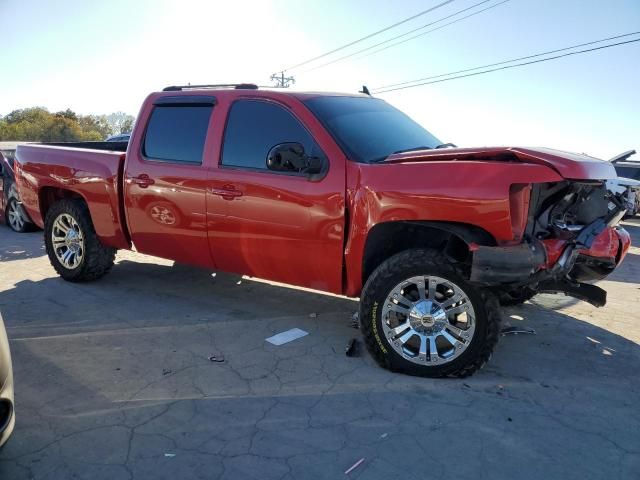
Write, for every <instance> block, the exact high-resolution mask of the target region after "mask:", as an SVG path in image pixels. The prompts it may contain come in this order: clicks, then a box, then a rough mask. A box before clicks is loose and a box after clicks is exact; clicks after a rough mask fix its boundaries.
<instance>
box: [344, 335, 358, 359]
mask: <svg viewBox="0 0 640 480" xmlns="http://www.w3.org/2000/svg"><path fill="white" fill-rule="evenodd" d="M345 353H346V354H347V357H355V356H357V355H358V339H357V338H352V339H351V340H349V343H348V344H347V348H346V349H345Z"/></svg>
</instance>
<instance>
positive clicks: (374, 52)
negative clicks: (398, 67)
mask: <svg viewBox="0 0 640 480" xmlns="http://www.w3.org/2000/svg"><path fill="white" fill-rule="evenodd" d="M509 1H510V0H502V1H501V2H498V3H495V4H493V5H490V6H488V7H486V8H483V9H482V10H478V11H477V12H473V13H470V14H469V15H465V16H464V17H460V18H456V19H455V20H453V21H451V22H449V23H445V24H444V25H440V26H439V27H436V28H432V29H431V30H427V31H426V32H422V33H419V34H418V35H414V36H413V37H409V38H405V39H404V40H402V41H400V42H396V43H393V44H391V45H387V46H386V47H382V48H380V49H378V50H374V51H373V52H370V53H367V54H366V55H363V56H361V57H358V58H356V60H361V59H363V58H367V57H369V56H371V55H375V54H376V53H380V52H383V51H385V50H388V49H389V48H393V47H397V46H398V45H402V44H403V43H406V42H409V41H411V40H415V39H416V38H419V37H424V36H425V35H428V34H429V33H432V32H435V31H437V30H440V29H442V28H444V27H448V26H449V25H453V24H454V23H458V22H461V21H462V20H466V19H467V18H469V17H473V16H474V15H478V14H480V13H482V12H486V11H487V10H491V9H492V8H496V7H498V6H500V5H502V4H503V3H507V2H509Z"/></svg>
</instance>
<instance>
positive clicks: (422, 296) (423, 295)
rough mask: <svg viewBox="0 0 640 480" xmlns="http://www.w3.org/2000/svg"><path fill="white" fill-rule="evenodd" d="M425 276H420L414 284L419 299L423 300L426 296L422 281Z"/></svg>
mask: <svg viewBox="0 0 640 480" xmlns="http://www.w3.org/2000/svg"><path fill="white" fill-rule="evenodd" d="M425 280H426V279H425V277H422V278H421V280H420V281H418V284H417V285H416V287H418V293H419V294H420V300H425V299H426V298H427V296H426V293H425V286H424V282H425Z"/></svg>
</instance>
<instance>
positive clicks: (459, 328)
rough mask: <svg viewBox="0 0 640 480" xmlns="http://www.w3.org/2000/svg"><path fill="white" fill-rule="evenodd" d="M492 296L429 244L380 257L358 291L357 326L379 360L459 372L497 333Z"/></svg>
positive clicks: (481, 357)
mask: <svg viewBox="0 0 640 480" xmlns="http://www.w3.org/2000/svg"><path fill="white" fill-rule="evenodd" d="M499 324H500V315H499V311H498V303H497V301H496V299H495V297H494V295H493V294H492V292H491V291H489V290H487V289H483V288H479V287H478V286H477V285H474V284H473V283H471V282H469V280H467V279H466V278H465V276H464V270H463V268H461V266H460V265H459V264H455V263H453V262H452V261H451V260H449V259H448V258H447V257H446V256H445V255H443V254H442V252H441V251H439V250H436V249H427V248H415V249H410V250H405V251H403V252H400V253H397V254H395V255H393V256H391V257H390V258H388V259H387V260H385V261H383V262H382V263H381V264H380V265H379V266H378V267H377V268H376V269H375V270H374V271H373V272H372V273H371V275H370V276H369V278H368V280H367V282H366V283H365V286H364V288H363V291H362V294H361V296H360V329H361V330H362V333H363V335H364V340H365V344H366V346H367V349H368V350H369V353H370V354H371V355H372V357H373V358H374V359H375V360H376V362H378V364H379V365H380V366H382V367H384V368H388V369H389V370H392V371H395V372H404V373H408V374H410V375H419V376H423V377H446V376H452V377H465V376H468V375H472V374H473V373H474V372H475V371H477V370H479V369H480V368H482V366H483V365H485V364H486V362H487V361H488V360H489V358H490V357H491V353H492V352H493V349H494V347H495V345H496V343H497V341H498V337H499V331H500V329H499Z"/></svg>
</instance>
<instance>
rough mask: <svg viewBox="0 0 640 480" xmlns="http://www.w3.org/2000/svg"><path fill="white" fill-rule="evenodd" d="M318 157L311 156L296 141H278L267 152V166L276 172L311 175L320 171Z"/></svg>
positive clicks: (321, 162) (320, 166) (319, 159)
mask: <svg viewBox="0 0 640 480" xmlns="http://www.w3.org/2000/svg"><path fill="white" fill-rule="evenodd" d="M322 166H323V161H322V159H321V158H320V157H311V156H309V155H307V154H306V153H305V151H304V147H303V146H302V144H300V143H297V142H287V143H279V144H278V145H275V146H274V147H272V148H271V150H269V153H268V154H267V168H268V169H269V170H273V171H276V172H295V173H305V174H307V175H313V174H316V173H320V172H321V171H322Z"/></svg>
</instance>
